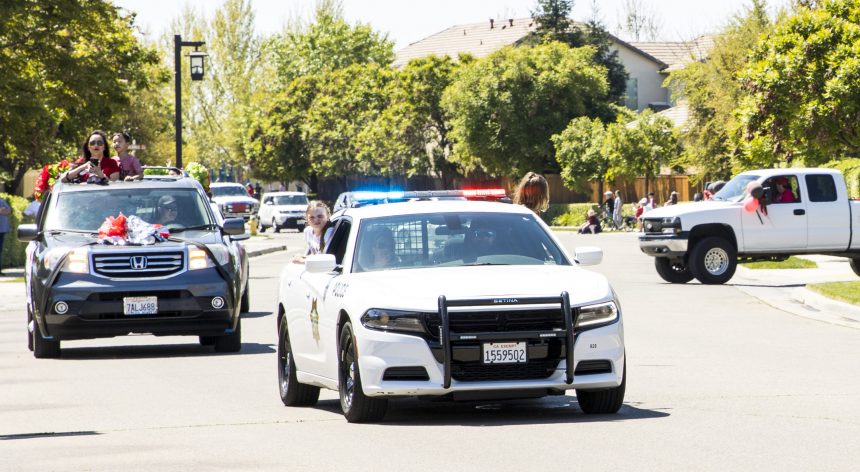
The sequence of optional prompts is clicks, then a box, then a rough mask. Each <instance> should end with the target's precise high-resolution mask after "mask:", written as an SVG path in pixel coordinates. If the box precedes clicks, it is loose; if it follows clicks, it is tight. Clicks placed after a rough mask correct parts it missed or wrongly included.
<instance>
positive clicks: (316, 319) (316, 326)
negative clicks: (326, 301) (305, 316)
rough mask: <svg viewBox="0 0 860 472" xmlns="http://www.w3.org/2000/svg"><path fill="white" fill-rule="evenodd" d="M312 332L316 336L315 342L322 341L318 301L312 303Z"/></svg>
mask: <svg viewBox="0 0 860 472" xmlns="http://www.w3.org/2000/svg"><path fill="white" fill-rule="evenodd" d="M310 316H311V331H312V332H313V335H314V341H316V342H319V341H320V313H319V311H317V299H316V297H314V299H313V300H312V301H311V313H310Z"/></svg>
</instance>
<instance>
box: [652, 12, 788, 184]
mask: <svg viewBox="0 0 860 472" xmlns="http://www.w3.org/2000/svg"><path fill="white" fill-rule="evenodd" d="M765 8H766V5H765V2H764V0H752V4H751V5H750V7H748V8H746V9H745V10H744V12H743V13H740V14H738V15H736V16H735V17H734V18H733V19H732V21H731V22H730V23H729V24H728V25H727V26H726V28H725V29H724V30H723V31H722V32H721V33H720V34H718V35H717V36H715V37H714V47H713V49H711V51H710V53H709V58H708V60H707V61H705V62H699V61H695V62H691V63H689V64H687V65H686V66H685V67H684V68H683V69H682V70H679V71H674V72H671V73H670V75H669V79H668V80H667V82H666V83H667V85H668V86H669V88H670V90H671V91H672V96H673V99H675V100H678V101H682V102H684V103H686V105H687V107H688V109H689V119H688V122H687V124H686V126H685V127H684V129H683V130H682V132H681V135H680V140H681V143H682V144H683V149H684V150H683V153H682V154H681V156H680V157H679V159H678V161H677V162H676V164H678V165H681V166H683V167H685V168H687V169H696V170H697V179H698V180H702V179H706V178H707V179H710V180H717V179H727V178H728V177H730V176H731V174H732V173H733V171H735V170H739V169H738V162H737V159H738V156H739V155H740V149H739V148H738V143H740V141H741V130H740V122H739V121H738V119H737V116H736V114H735V109H736V108H737V105H738V103H739V102H740V101H741V98H742V97H743V96H744V92H743V91H742V90H741V82H740V80H739V79H738V73H739V72H740V71H741V70H743V69H744V68H745V67H746V66H747V64H748V62H749V52H750V47H751V45H754V44H756V43H757V42H758V40H759V39H760V38H761V37H762V35H764V34H766V33H767V32H768V31H769V30H770V29H771V28H772V23H771V21H770V19H769V18H768V16H767V12H766V10H765Z"/></svg>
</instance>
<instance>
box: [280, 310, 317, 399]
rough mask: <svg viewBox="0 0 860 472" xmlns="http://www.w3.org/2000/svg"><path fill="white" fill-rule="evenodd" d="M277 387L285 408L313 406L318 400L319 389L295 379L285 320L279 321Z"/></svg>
mask: <svg viewBox="0 0 860 472" xmlns="http://www.w3.org/2000/svg"><path fill="white" fill-rule="evenodd" d="M278 386H279V387H280V392H281V401H282V402H284V405H286V406H313V405H316V404H317V401H318V400H319V398H320V388H319V387H314V386H311V385H305V384H301V383H299V381H298V380H297V379H296V364H295V363H294V362H293V348H292V346H291V345H290V334H289V332H287V320H281V328H280V329H279V330H278Z"/></svg>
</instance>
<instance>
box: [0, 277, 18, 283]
mask: <svg viewBox="0 0 860 472" xmlns="http://www.w3.org/2000/svg"><path fill="white" fill-rule="evenodd" d="M4 282H5V283H10V282H24V277H15V278H14V279H0V283H4Z"/></svg>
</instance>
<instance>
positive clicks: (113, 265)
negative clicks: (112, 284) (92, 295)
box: [93, 251, 185, 278]
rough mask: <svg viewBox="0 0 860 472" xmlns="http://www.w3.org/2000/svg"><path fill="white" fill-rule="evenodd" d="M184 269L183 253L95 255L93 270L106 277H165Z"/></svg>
mask: <svg viewBox="0 0 860 472" xmlns="http://www.w3.org/2000/svg"><path fill="white" fill-rule="evenodd" d="M184 267H185V261H184V255H183V252H182V251H175V252H140V253H126V254H121V255H120V254H96V255H93V270H94V271H95V273H96V274H98V275H102V276H105V277H128V278H142V277H164V276H167V275H172V274H175V273H178V272H180V271H181V270H182V269H183V268H184Z"/></svg>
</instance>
